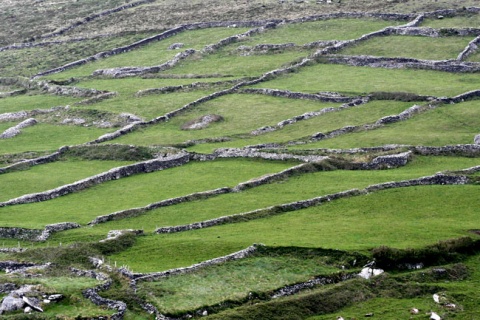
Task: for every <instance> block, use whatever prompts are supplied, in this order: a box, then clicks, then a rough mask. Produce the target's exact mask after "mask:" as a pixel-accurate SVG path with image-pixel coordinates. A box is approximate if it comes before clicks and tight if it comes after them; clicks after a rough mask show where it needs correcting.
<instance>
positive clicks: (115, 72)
mask: <svg viewBox="0 0 480 320" xmlns="http://www.w3.org/2000/svg"><path fill="white" fill-rule="evenodd" d="M196 52H197V51H196V50H194V49H187V50H185V51H183V52H179V53H177V54H176V55H175V56H174V57H173V59H171V60H169V61H167V62H165V63H163V64H161V65H158V66H153V67H122V68H112V69H100V70H96V71H94V72H93V74H92V75H93V76H107V77H113V78H125V77H133V76H138V75H141V74H145V73H158V72H161V71H165V70H167V69H170V68H173V67H174V66H175V65H177V64H178V63H179V62H180V61H182V60H185V59H186V58H188V57H190V56H191V55H193V54H195V53H196Z"/></svg>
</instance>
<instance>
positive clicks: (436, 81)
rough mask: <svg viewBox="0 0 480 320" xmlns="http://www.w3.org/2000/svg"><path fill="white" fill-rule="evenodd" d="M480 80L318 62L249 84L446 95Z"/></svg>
mask: <svg viewBox="0 0 480 320" xmlns="http://www.w3.org/2000/svg"><path fill="white" fill-rule="evenodd" d="M440 75H441V76H440ZM479 83H480V80H479V79H478V77H477V75H476V74H472V73H441V72H438V71H430V70H414V69H398V70H395V69H394V70H392V69H380V68H368V67H352V66H344V65H331V64H317V65H314V66H311V67H308V68H303V69H301V70H300V71H299V72H298V73H293V74H292V73H290V74H287V75H283V76H281V77H278V78H276V79H274V80H271V81H267V82H262V83H259V84H256V85H254V86H252V87H254V88H270V89H284V90H291V91H301V92H308V93H315V92H318V91H334V92H341V93H344V94H351V95H358V94H366V93H371V92H378V91H386V92H410V93H416V94H420V95H433V96H441V97H443V96H447V97H449V96H455V95H457V94H460V93H464V92H467V91H470V90H474V89H476V88H478V85H479Z"/></svg>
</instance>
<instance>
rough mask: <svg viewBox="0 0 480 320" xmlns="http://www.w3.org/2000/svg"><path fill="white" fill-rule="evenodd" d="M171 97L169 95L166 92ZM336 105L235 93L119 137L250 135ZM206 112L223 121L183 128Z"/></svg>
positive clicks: (173, 139)
mask: <svg viewBox="0 0 480 320" xmlns="http://www.w3.org/2000/svg"><path fill="white" fill-rule="evenodd" d="M165 96H166V98H168V96H169V95H165ZM332 105H333V106H334V104H331V103H328V104H327V103H321V102H315V101H308V100H293V99H286V98H278V97H270V96H262V95H245V94H231V95H227V96H222V97H219V98H217V99H214V100H211V101H209V102H206V103H203V104H201V105H198V106H197V107H195V108H194V109H192V110H191V111H189V112H186V113H183V114H182V115H179V116H176V117H174V118H172V119H170V120H169V121H168V122H167V123H159V124H157V125H155V126H151V127H147V128H145V129H142V130H138V131H136V132H134V133H131V134H128V135H126V136H123V137H121V138H119V139H118V141H119V142H121V143H129V144H140V145H145V144H147V145H149V144H161V145H165V144H176V143H182V142H185V141H187V140H193V139H203V138H214V137H223V136H229V135H235V134H249V132H250V131H251V130H255V129H258V128H260V127H262V126H264V125H276V124H277V123H278V122H279V121H282V120H285V119H288V118H290V117H293V116H296V115H300V114H302V113H304V112H308V111H313V110H319V109H323V108H326V107H330V106H332ZM206 114H217V115H220V116H222V117H223V119H224V120H223V121H221V122H216V123H213V124H211V125H210V126H209V127H207V128H205V129H202V130H181V127H182V125H184V124H185V123H187V122H189V121H191V120H195V119H198V118H200V117H201V116H203V115H206Z"/></svg>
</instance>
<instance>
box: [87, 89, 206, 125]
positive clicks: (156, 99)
mask: <svg viewBox="0 0 480 320" xmlns="http://www.w3.org/2000/svg"><path fill="white" fill-rule="evenodd" d="M213 92H215V90H214V89H210V90H195V91H178V92H172V93H168V94H154V95H148V96H143V97H138V98H137V97H124V96H118V97H114V98H112V99H107V100H104V101H101V102H99V103H96V104H95V105H94V107H95V109H96V110H103V111H109V112H116V113H118V114H120V113H122V112H128V113H132V114H134V115H136V116H139V117H141V118H143V119H145V120H147V121H148V120H151V119H153V118H156V117H159V116H163V115H164V114H166V113H168V112H171V111H174V110H177V109H180V108H181V107H183V106H184V105H186V104H187V103H190V102H192V101H195V100H197V99H200V98H202V97H205V96H208V95H209V94H212V93H213ZM80 108H81V107H80Z"/></svg>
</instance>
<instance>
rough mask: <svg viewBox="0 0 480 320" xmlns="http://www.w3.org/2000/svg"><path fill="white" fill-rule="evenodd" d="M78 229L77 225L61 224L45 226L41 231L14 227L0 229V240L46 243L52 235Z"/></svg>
mask: <svg viewBox="0 0 480 320" xmlns="http://www.w3.org/2000/svg"><path fill="white" fill-rule="evenodd" d="M75 228H80V225H79V224H78V223H74V222H61V223H55V224H50V225H46V226H45V228H44V229H43V230H40V229H25V228H16V227H0V238H4V239H18V240H29V241H46V240H47V239H48V238H49V237H50V235H51V234H52V233H55V232H60V231H65V230H70V229H75Z"/></svg>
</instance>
